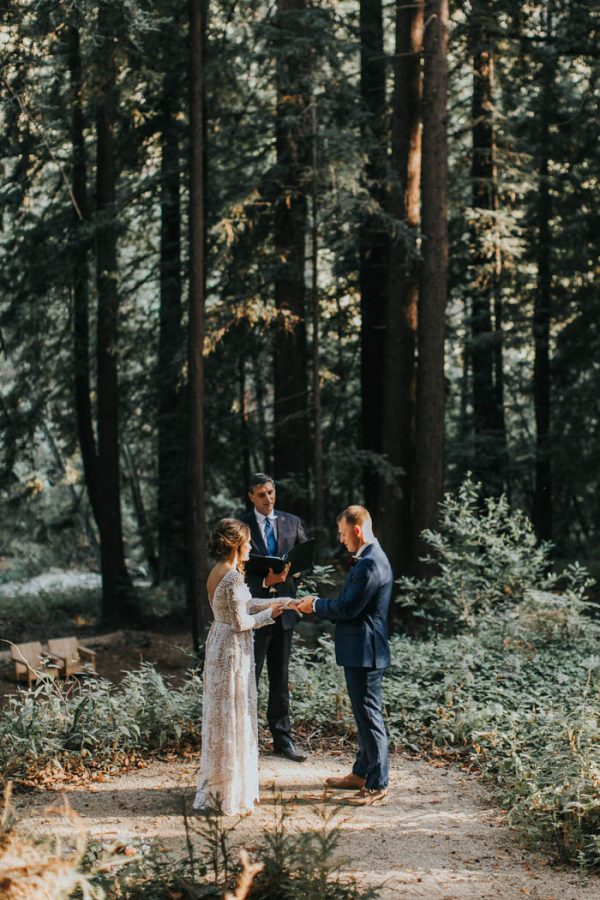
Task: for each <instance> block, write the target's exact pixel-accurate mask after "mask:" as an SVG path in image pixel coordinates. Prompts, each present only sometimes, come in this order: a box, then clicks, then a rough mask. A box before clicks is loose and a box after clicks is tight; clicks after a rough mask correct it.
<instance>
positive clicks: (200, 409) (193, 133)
mask: <svg viewBox="0 0 600 900" xmlns="http://www.w3.org/2000/svg"><path fill="white" fill-rule="evenodd" d="M206 12H207V9H206V2H205V0H190V5H189V16H190V76H191V77H190V211H189V217H190V253H189V256H190V299H189V335H188V338H189V343H188V379H189V403H190V407H189V440H190V445H189V451H190V462H189V467H190V478H189V499H190V508H189V533H188V535H189V536H188V542H189V562H188V571H189V580H188V600H189V605H190V609H191V613H192V622H193V633H194V634H193V636H194V645H195V647H196V650H199V649H200V645H201V643H202V639H203V632H204V629H205V628H206V625H207V623H208V620H209V614H210V607H209V603H208V595H207V591H206V579H207V565H206V523H205V495H204V459H205V447H204V355H203V351H204V337H205V322H204V303H205V219H204V52H205V34H206V31H205V29H206Z"/></svg>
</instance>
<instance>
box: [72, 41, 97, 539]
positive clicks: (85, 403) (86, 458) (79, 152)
mask: <svg viewBox="0 0 600 900" xmlns="http://www.w3.org/2000/svg"><path fill="white" fill-rule="evenodd" d="M68 40H69V50H68V54H69V75H70V88H71V146H72V159H73V180H72V190H73V199H74V208H73V240H72V258H71V270H72V274H71V277H72V284H73V362H74V392H75V417H76V420H77V436H78V439H79V447H80V450H81V459H82V462H83V472H84V477H85V484H86V488H87V493H88V497H89V500H90V505H91V507H92V512H93V514H94V518H95V520H96V525H97V526H98V528H99V527H100V500H99V496H98V495H99V492H98V452H97V448H96V438H95V435H94V421H93V412H92V400H91V391H90V381H91V377H90V328H89V291H88V265H89V253H90V250H91V241H90V238H89V234H86V228H87V229H89V208H88V195H87V166H86V158H85V140H84V133H83V129H84V115H83V104H82V91H83V75H82V67H81V49H80V39H79V31H78V29H77V28H75V27H74V26H71V27H69V33H68Z"/></svg>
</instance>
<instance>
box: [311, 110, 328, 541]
mask: <svg viewBox="0 0 600 900" xmlns="http://www.w3.org/2000/svg"><path fill="white" fill-rule="evenodd" d="M311 121H312V198H311V212H312V222H311V226H312V227H311V263H312V266H311V268H312V279H311V280H312V291H311V292H312V331H313V333H312V400H313V528H314V531H315V534H316V535H317V536H318V537H325V497H324V487H323V434H322V425H321V348H320V328H321V308H320V302H319V204H318V186H319V185H318V177H319V176H318V163H319V158H318V143H317V139H318V133H317V101H316V98H315V97H313V100H312V103H311Z"/></svg>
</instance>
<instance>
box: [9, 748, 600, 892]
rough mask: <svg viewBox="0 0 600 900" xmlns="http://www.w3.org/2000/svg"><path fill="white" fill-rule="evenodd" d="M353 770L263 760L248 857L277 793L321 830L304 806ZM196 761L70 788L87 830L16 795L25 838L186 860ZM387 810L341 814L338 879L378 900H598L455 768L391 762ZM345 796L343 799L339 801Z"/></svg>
mask: <svg viewBox="0 0 600 900" xmlns="http://www.w3.org/2000/svg"><path fill="white" fill-rule="evenodd" d="M348 768H349V760H348V758H342V757H333V756H326V755H318V756H317V755H314V756H312V757H311V759H310V760H309V761H308V762H306V763H302V764H300V765H298V764H297V763H291V762H288V761H287V760H283V759H279V758H278V757H274V756H273V755H271V754H268V753H265V754H263V755H262V756H261V804H260V807H259V808H258V809H257V811H256V812H255V813H254V815H252V816H247V817H245V818H244V819H242V820H241V822H240V824H239V826H238V828H237V830H236V835H237V840H239V841H240V843H242V844H245V845H246V846H248V847H252V846H253V844H254V843H255V841H256V838H257V837H258V836H259V835H260V834H261V833H262V832H263V831H264V830H265V829H267V828H269V826H270V825H271V824H272V822H273V821H274V805H275V794H274V792H273V786H275V790H276V791H278V790H282V791H283V796H284V798H285V800H286V804H287V805H288V809H289V811H290V812H291V816H290V823H291V827H292V828H296V829H299V830H304V829H307V828H311V827H316V826H317V824H318V816H317V814H316V813H315V809H314V807H313V806H311V805H310V803H309V802H308V801H309V799H310V798H311V797H312V796H315V795H317V796H318V794H319V792H320V789H321V785H322V779H323V778H324V777H326V776H327V775H334V774H343V773H345V772H346V771H348ZM195 777H196V763H195V761H189V762H186V761H181V760H174V761H170V762H166V761H165V762H158V761H157V762H153V763H152V764H151V765H150V766H149V767H148V768H147V769H143V770H140V771H139V772H136V773H135V774H125V775H122V776H120V777H117V778H114V779H112V780H110V781H107V782H105V783H102V784H94V785H92V786H87V787H85V788H83V787H67V788H65V789H64V791H63V792H62V793H64V794H66V795H67V796H68V799H69V803H70V805H71V808H72V809H73V810H75V811H76V812H77V813H78V814H79V817H81V818H80V819H78V820H76V821H70V820H69V819H64V818H62V819H57V818H56V816H55V815H52V814H51V813H49V812H48V807H49V806H51V805H52V804H56V803H57V802H58V803H60V801H61V794H58V793H53V792H36V793H33V794H28V795H17V797H16V798H15V806H16V808H17V811H18V813H19V818H20V819H21V823H22V825H23V826H24V827H29V828H31V829H32V830H34V831H35V832H37V833H39V832H40V831H41V832H50V831H51V832H53V833H56V832H57V831H62V832H64V833H68V832H69V831H71V830H74V829H77V828H81V826H83V827H85V828H86V830H88V831H89V832H90V833H91V834H92V835H93V836H94V837H96V838H103V839H105V840H106V841H107V842H112V841H114V840H115V839H118V840H121V841H124V842H135V841H136V840H138V841H139V840H144V839H145V840H148V839H156V840H159V841H160V844H161V846H162V847H165V848H167V849H169V850H171V851H174V852H177V853H179V852H180V853H181V855H185V830H184V823H183V819H182V815H181V811H182V803H186V804H187V808H189V804H190V802H191V798H192V794H193V787H194V783H195ZM390 787H391V791H390V797H389V800H388V803H387V805H386V806H382V807H372V808H369V809H355V808H353V807H345V808H344V809H343V811H342V813H341V818H340V821H341V828H342V841H341V847H340V851H339V853H340V856H341V857H342V858H343V859H344V860H345V862H344V864H343V871H344V872H347V873H352V874H353V875H355V876H356V877H357V878H358V880H359V881H360V882H361V883H363V884H365V885H367V884H368V885H372V886H377V885H381V884H383V885H384V886H383V889H382V891H381V897H382V898H384V900H395V898H421V897H424V898H427V900H466V898H469V900H471V898H472V900H487V898H502V900H512V898H520V900H522V898H524V897H529V898H534V900H593V898H598V897H600V878H597V877H588V878H586V877H583V876H580V875H579V874H578V873H577V872H576V871H573V870H569V871H563V870H556V869H553V868H552V867H550V866H549V865H547V864H546V862H545V860H544V859H543V858H542V857H540V856H532V855H531V854H530V853H528V852H526V851H524V850H522V848H521V847H520V846H519V844H518V843H517V840H516V838H515V836H514V835H513V834H512V832H511V831H510V829H509V828H508V826H507V824H506V822H505V819H504V817H503V815H502V813H501V811H499V810H497V809H493V808H490V805H489V796H488V794H487V792H486V790H485V788H484V787H482V785H481V784H480V783H479V782H478V780H477V779H476V778H475V777H473V776H469V775H466V774H463V773H461V772H460V771H458V770H457V769H454V768H441V767H436V766H433V765H431V764H429V763H427V762H424V761H421V760H417V761H415V760H407V759H404V758H402V757H400V756H397V757H394V758H393V761H392V771H391V785H390ZM339 793H340V792H338V795H339Z"/></svg>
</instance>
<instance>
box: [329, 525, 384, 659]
mask: <svg viewBox="0 0 600 900" xmlns="http://www.w3.org/2000/svg"><path fill="white" fill-rule="evenodd" d="M393 584H394V578H393V575H392V568H391V566H390V563H389V560H388V558H387V556H386V555H385V553H384V552H383V550H382V549H381V546H380V544H379V541H374V542H373V543H372V544H368V545H367V546H366V547H365V549H364V550H363V552H362V553H361V555H360V556H359V558H358V559H357V561H356V562H355V564H354V565H353V566H352V568H351V569H350V571H349V572H348V574H347V575H346V579H345V581H344V583H343V585H342V591H341V593H340V595H339V597H334V598H333V599H331V600H325V599H324V598H322V597H319V598H318V599H317V600H316V601H315V613H316V614H317V615H318V616H321V617H322V618H324V619H331V621H332V622H335V658H336V662H337V663H338V665H340V666H344V667H346V668H365V669H385V668H387V666H389V664H390V644H389V640H388V627H387V616H388V608H389V605H390V598H391V596H392V587H393Z"/></svg>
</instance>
